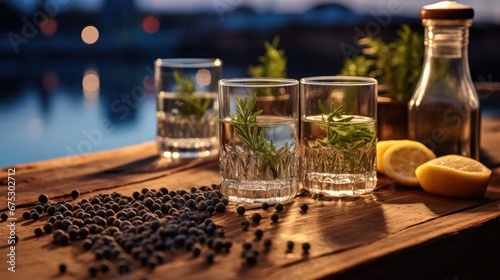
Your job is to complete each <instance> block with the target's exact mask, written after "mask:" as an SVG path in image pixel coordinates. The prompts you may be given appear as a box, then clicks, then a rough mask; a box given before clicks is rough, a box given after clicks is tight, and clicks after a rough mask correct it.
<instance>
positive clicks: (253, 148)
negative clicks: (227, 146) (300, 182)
mask: <svg viewBox="0 0 500 280" xmlns="http://www.w3.org/2000/svg"><path fill="white" fill-rule="evenodd" d="M235 99H236V105H237V106H238V109H237V110H236V117H233V118H232V121H233V126H234V129H235V132H236V136H238V138H240V139H241V141H243V143H244V148H245V150H246V151H247V152H250V153H254V154H257V155H258V156H262V165H261V172H262V173H265V172H266V170H267V169H269V170H270V171H271V173H272V175H273V177H274V178H277V177H278V175H279V174H278V173H279V170H281V169H283V168H286V166H288V164H289V163H288V162H287V157H285V156H283V155H284V154H285V153H286V152H287V151H288V148H289V145H288V143H285V145H283V146H282V147H281V148H279V149H276V145H275V144H274V141H273V140H271V141H267V140H266V138H265V135H264V130H262V128H260V127H259V126H258V125H257V124H258V123H257V117H258V116H259V115H260V114H261V113H262V110H258V111H256V112H253V108H254V107H255V103H256V102H257V96H256V95H254V96H253V97H252V98H251V99H250V100H248V98H247V97H245V98H244V99H240V98H238V97H235Z"/></svg>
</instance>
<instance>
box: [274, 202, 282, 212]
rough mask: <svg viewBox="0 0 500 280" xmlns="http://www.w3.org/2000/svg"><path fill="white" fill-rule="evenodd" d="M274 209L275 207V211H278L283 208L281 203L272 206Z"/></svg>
mask: <svg viewBox="0 0 500 280" xmlns="http://www.w3.org/2000/svg"><path fill="white" fill-rule="evenodd" d="M274 209H276V211H278V212H281V211H282V210H283V204H281V203H278V204H276V205H275V206H274Z"/></svg>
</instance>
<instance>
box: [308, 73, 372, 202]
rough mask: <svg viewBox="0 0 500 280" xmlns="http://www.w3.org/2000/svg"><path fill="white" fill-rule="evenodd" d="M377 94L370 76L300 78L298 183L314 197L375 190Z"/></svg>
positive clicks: (363, 192) (354, 193)
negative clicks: (300, 167) (299, 174)
mask: <svg viewBox="0 0 500 280" xmlns="http://www.w3.org/2000/svg"><path fill="white" fill-rule="evenodd" d="M376 97H377V82H376V80H374V79H371V78H363V77H346V76H335V77H310V78H304V79H302V80H301V100H302V101H301V115H302V116H301V141H302V143H301V144H302V155H303V156H302V162H301V165H302V169H301V170H302V173H301V181H302V183H303V186H304V188H305V189H306V190H308V191H309V192H311V193H312V194H313V195H318V196H330V197H341V196H355V195H361V194H366V193H369V192H371V191H372V190H373V189H374V188H375V186H376V184H377V173H376V142H377V136H376V135H377V131H376V114H377V112H376V108H377V107H376V106H377V102H376Z"/></svg>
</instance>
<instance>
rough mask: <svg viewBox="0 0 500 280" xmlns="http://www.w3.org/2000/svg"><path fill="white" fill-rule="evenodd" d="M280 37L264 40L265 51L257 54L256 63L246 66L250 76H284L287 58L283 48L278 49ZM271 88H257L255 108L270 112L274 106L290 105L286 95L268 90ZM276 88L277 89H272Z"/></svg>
mask: <svg viewBox="0 0 500 280" xmlns="http://www.w3.org/2000/svg"><path fill="white" fill-rule="evenodd" d="M279 42H280V37H279V36H275V37H274V38H273V41H272V42H269V41H265V42H264V48H265V52H264V54H263V55H261V56H259V58H258V61H259V62H260V63H259V64H257V65H250V66H248V70H247V71H248V74H249V75H250V77H252V78H286V77H287V76H286V75H287V72H286V67H287V58H286V56H285V50H283V49H278V45H279ZM271 90H273V89H270V88H268V89H262V90H257V92H256V94H257V100H256V104H255V108H257V109H259V110H263V112H270V111H272V110H273V109H274V108H280V107H283V106H290V104H289V102H288V96H286V95H280V94H279V93H277V92H270V91H271ZM274 90H278V89H274Z"/></svg>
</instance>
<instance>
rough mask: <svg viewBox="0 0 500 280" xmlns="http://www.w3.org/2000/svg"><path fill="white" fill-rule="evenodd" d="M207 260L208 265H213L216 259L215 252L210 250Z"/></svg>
mask: <svg viewBox="0 0 500 280" xmlns="http://www.w3.org/2000/svg"><path fill="white" fill-rule="evenodd" d="M205 258H206V260H207V263H213V262H214V258H215V253H214V251H212V250H210V251H208V252H207V253H206V254H205Z"/></svg>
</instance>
